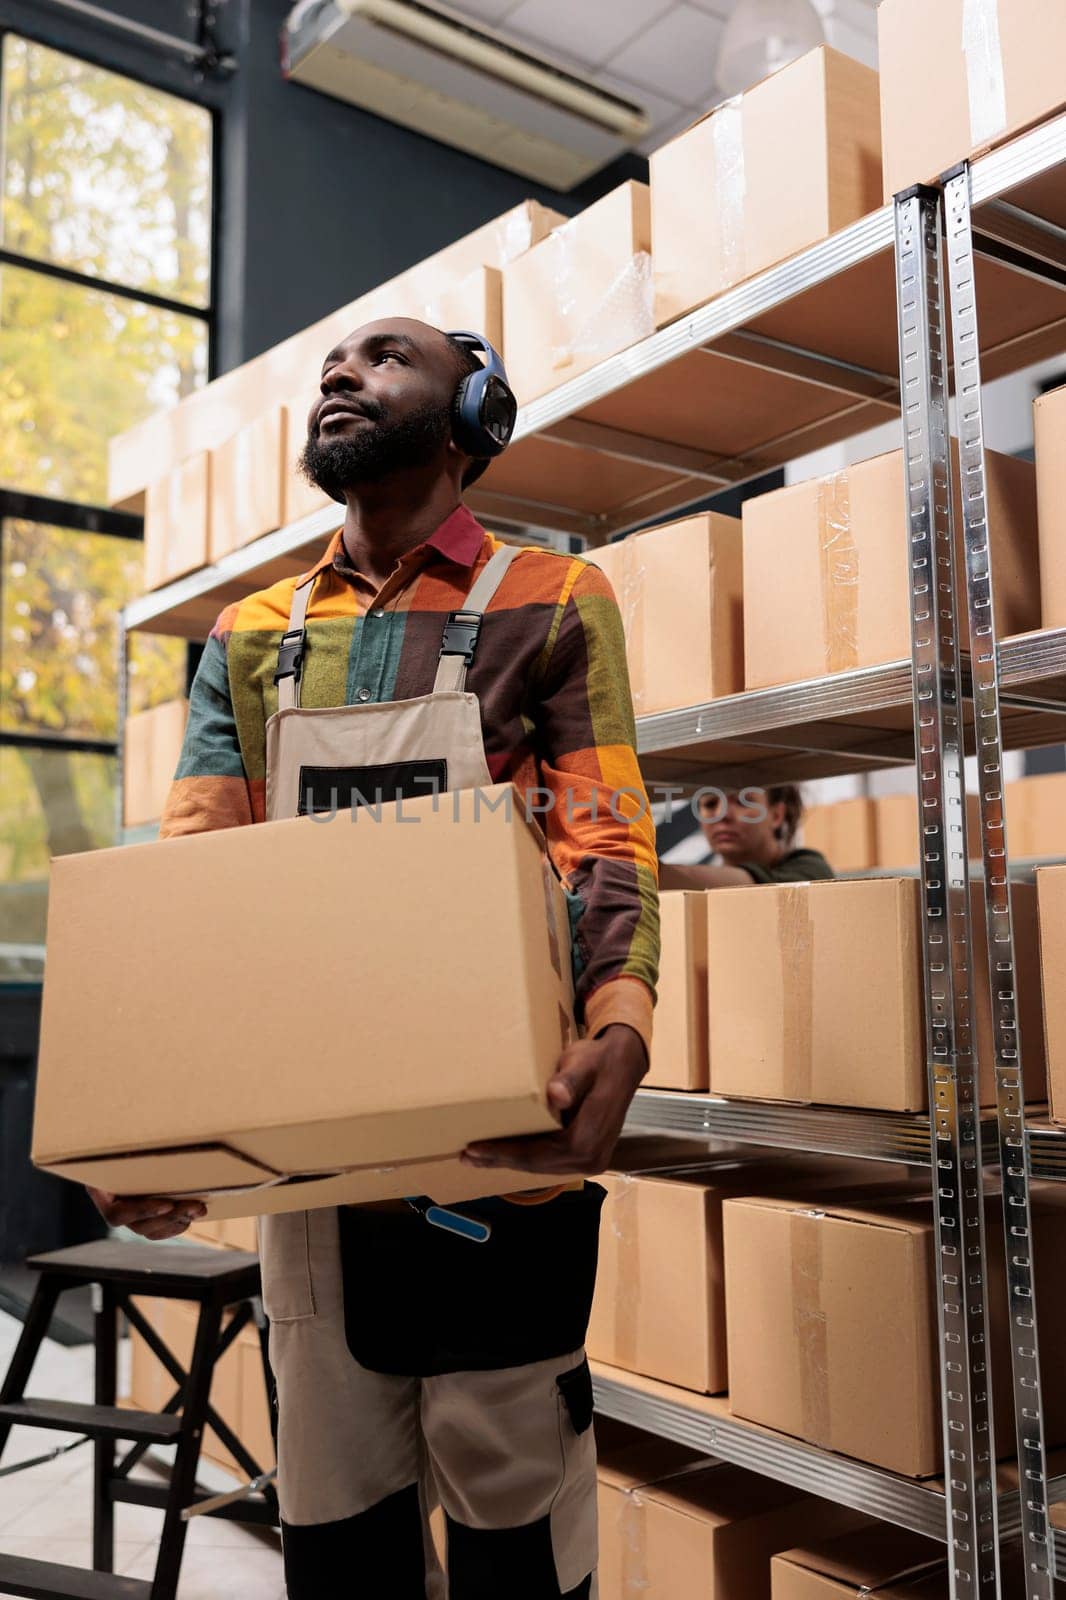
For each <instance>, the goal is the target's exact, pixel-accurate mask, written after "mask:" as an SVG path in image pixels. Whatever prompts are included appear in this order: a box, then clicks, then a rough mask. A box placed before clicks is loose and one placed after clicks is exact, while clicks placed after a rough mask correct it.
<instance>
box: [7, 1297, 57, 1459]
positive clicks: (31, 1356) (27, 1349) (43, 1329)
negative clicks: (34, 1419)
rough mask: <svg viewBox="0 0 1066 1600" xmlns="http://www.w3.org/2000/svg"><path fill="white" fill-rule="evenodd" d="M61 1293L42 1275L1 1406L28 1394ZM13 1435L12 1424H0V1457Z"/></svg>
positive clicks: (13, 1357) (12, 1363)
mask: <svg viewBox="0 0 1066 1600" xmlns="http://www.w3.org/2000/svg"><path fill="white" fill-rule="evenodd" d="M59 1292H60V1284H59V1279H58V1278H54V1277H52V1276H51V1275H50V1274H49V1273H47V1272H42V1274H41V1276H40V1277H39V1278H38V1280H37V1287H36V1289H35V1290H34V1292H33V1299H32V1300H31V1301H30V1309H29V1311H28V1312H27V1313H26V1321H25V1323H24V1325H23V1329H22V1332H21V1334H20V1335H19V1341H18V1344H17V1345H16V1346H15V1353H14V1355H13V1356H12V1357H11V1364H10V1366H9V1367H8V1369H7V1371H6V1373H5V1374H4V1381H3V1383H0V1405H10V1404H11V1403H12V1402H13V1401H15V1400H21V1399H22V1397H23V1395H24V1394H25V1392H26V1385H27V1383H28V1382H29V1377H30V1373H31V1372H32V1371H33V1363H34V1362H35V1361H36V1359H37V1352H38V1350H39V1349H40V1348H41V1344H42V1343H43V1341H44V1336H45V1334H46V1333H47V1332H48V1325H49V1323H50V1322H51V1320H52V1312H53V1311H54V1310H55V1308H56V1301H57V1300H58V1299H59ZM10 1432H11V1423H10V1422H0V1456H2V1455H3V1453H4V1446H5V1445H6V1444H7V1438H8V1434H9V1433H10Z"/></svg>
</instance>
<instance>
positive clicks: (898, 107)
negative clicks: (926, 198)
mask: <svg viewBox="0 0 1066 1600" xmlns="http://www.w3.org/2000/svg"><path fill="white" fill-rule="evenodd" d="M916 38H920V39H921V41H922V48H921V50H920V51H915V49H914V41H915V39H916ZM877 41H878V51H879V56H880V66H881V131H882V139H883V142H884V196H885V199H886V200H890V199H891V198H892V196H893V195H896V194H899V192H900V191H901V190H902V189H907V188H909V187H910V185H911V184H912V183H925V182H927V181H932V180H933V179H935V178H938V177H939V176H940V174H941V173H943V172H946V171H947V170H948V168H949V167H954V166H955V165H957V163H958V162H960V161H964V160H966V158H967V157H969V156H973V155H977V154H979V153H980V152H981V151H982V150H988V149H989V148H991V147H992V146H993V145H996V144H1000V143H1002V141H1003V140H1004V139H1007V138H1009V137H1010V136H1011V135H1012V134H1015V133H1019V132H1021V130H1022V129H1023V128H1026V127H1028V126H1029V125H1030V124H1031V123H1034V122H1039V121H1041V120H1042V119H1043V118H1044V117H1048V116H1051V115H1052V113H1053V112H1055V111H1058V110H1059V109H1060V108H1061V107H1062V106H1063V105H1066V81H1064V79H1063V75H1062V62H1063V59H1064V57H1066V12H1064V11H1063V8H1062V5H1061V4H1060V0H1024V4H1022V5H1019V4H1017V3H1016V0H937V4H936V5H930V4H929V3H928V0H882V4H881V6H880V7H879V9H878V13H877ZM916 56H917V57H920V59H916Z"/></svg>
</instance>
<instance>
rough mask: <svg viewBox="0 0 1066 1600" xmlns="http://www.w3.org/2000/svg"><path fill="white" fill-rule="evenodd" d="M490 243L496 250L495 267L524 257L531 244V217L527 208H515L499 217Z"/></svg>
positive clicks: (526, 206)
mask: <svg viewBox="0 0 1066 1600" xmlns="http://www.w3.org/2000/svg"><path fill="white" fill-rule="evenodd" d="M492 242H493V245H494V246H495V249H496V262H495V265H496V266H499V267H503V266H506V265H507V263H508V262H509V261H514V260H515V259H516V257H518V256H524V255H525V253H526V251H527V250H529V249H530V248H531V247H532V244H533V216H532V213H531V211H530V209H529V206H528V205H524V206H517V207H516V208H515V210H513V211H509V212H508V213H507V215H506V216H503V217H501V218H500V220H499V221H498V222H497V224H496V226H495V228H494V229H493V233H492Z"/></svg>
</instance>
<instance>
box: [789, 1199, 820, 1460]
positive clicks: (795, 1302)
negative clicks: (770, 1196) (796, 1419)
mask: <svg viewBox="0 0 1066 1600" xmlns="http://www.w3.org/2000/svg"><path fill="white" fill-rule="evenodd" d="M824 1224H825V1215H824V1213H823V1212H818V1211H800V1212H797V1213H796V1214H795V1215H794V1216H793V1218H792V1225H791V1230H790V1231H791V1241H790V1242H791V1245H792V1331H793V1334H794V1336H795V1341H796V1354H797V1359H798V1361H799V1385H800V1407H801V1410H802V1413H803V1437H804V1438H805V1439H808V1440H810V1442H811V1443H812V1444H819V1445H826V1446H828V1444H829V1360H828V1340H827V1335H826V1326H825V1312H824V1311H823V1310H822V1237H823V1231H824Z"/></svg>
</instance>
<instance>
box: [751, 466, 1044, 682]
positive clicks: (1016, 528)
mask: <svg viewBox="0 0 1066 1600" xmlns="http://www.w3.org/2000/svg"><path fill="white" fill-rule="evenodd" d="M986 460H987V474H988V519H989V530H990V542H991V551H992V581H993V584H994V588H995V595H996V628H997V632H998V634H999V635H1000V636H1001V637H1008V636H1010V635H1012V634H1018V633H1028V632H1030V631H1031V630H1033V629H1035V628H1039V627H1040V562H1039V543H1038V537H1037V517H1036V476H1035V472H1034V468H1033V466H1032V464H1031V463H1029V462H1027V461H1020V460H1018V459H1017V458H1015V457H1014V456H1003V455H998V454H996V453H995V452H992V451H990V452H988V455H987V458H986ZM955 494H956V523H957V526H961V525H962V524H961V515H962V504H961V490H960V487H959V474H958V472H957V471H956V473H955ZM905 504H906V502H905V498H904V478H903V454H902V451H898V450H897V451H893V452H892V453H891V454H889V455H883V456H876V457H874V458H873V459H872V460H869V461H863V462H860V463H859V464H858V465H856V466H853V467H848V468H847V469H845V470H844V471H842V472H837V473H833V474H832V475H830V476H829V477H825V478H816V479H811V480H810V481H808V482H806V483H800V484H794V485H790V486H789V487H787V488H784V489H776V490H774V491H773V492H772V493H770V494H764V495H757V496H756V497H755V498H754V499H751V500H747V501H745V503H744V507H743V524H744V596H745V605H744V671H745V680H746V684H747V687H748V688H749V689H765V688H770V687H772V686H773V685H775V684H782V683H793V682H796V681H801V680H806V679H808V678H821V677H824V676H825V675H826V674H827V673H836V672H850V671H855V670H856V669H858V668H860V667H877V666H883V665H885V664H886V663H888V662H892V661H902V660H908V661H909V660H910V653H911V636H910V606H911V601H910V569H909V565H908V557H907V538H906V527H905ZM956 577H957V589H958V601H959V616H960V632H961V634H962V636H963V640H964V642H965V639H966V637H968V627H967V625H966V617H967V610H966V600H965V580H964V574H963V573H962V572H960V573H958V574H957V575H956Z"/></svg>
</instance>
